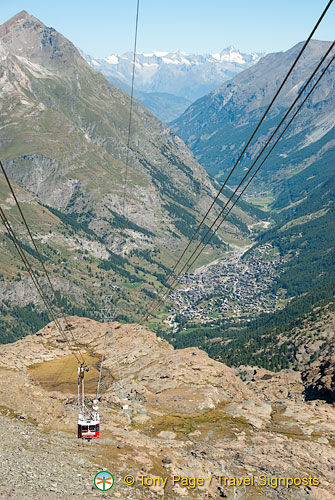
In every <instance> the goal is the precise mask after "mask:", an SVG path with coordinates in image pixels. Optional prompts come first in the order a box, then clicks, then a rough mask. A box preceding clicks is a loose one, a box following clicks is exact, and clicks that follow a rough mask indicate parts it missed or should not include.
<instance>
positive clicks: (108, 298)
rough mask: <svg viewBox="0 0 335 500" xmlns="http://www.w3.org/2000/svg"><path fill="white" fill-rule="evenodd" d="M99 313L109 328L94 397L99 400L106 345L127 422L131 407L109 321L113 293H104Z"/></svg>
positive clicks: (113, 313)
mask: <svg viewBox="0 0 335 500" xmlns="http://www.w3.org/2000/svg"><path fill="white" fill-rule="evenodd" d="M112 286H113V287H114V288H117V287H116V286H115V285H112ZM100 315H101V322H105V323H109V328H108V329H107V330H106V333H105V341H104V346H103V349H102V358H101V364H100V373H99V381H98V386H97V396H96V399H97V401H99V391H100V387H101V385H102V384H103V382H102V384H101V381H102V365H103V362H104V358H105V350H106V347H107V346H111V347H112V349H113V354H114V363H113V367H112V371H113V372H115V371H116V372H117V376H118V381H117V382H116V384H115V385H116V387H117V388H118V390H119V394H120V400H121V402H122V410H123V413H124V415H125V416H126V417H127V419H128V423H130V422H131V414H132V409H131V407H130V405H129V400H128V398H127V397H126V395H125V390H124V386H123V382H122V375H121V369H120V363H119V358H118V353H117V348H116V342H115V338H114V328H113V325H112V324H111V322H112V321H113V320H115V317H116V307H115V306H114V304H113V295H105V296H104V299H103V307H102V308H101V309H100Z"/></svg>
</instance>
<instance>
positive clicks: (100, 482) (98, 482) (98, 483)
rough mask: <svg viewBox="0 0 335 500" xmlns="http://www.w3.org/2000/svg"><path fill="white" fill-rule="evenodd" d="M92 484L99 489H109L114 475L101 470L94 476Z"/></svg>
mask: <svg viewBox="0 0 335 500" xmlns="http://www.w3.org/2000/svg"><path fill="white" fill-rule="evenodd" d="M94 486H95V487H96V488H97V489H98V490H100V491H108V490H111V489H112V488H113V486H114V477H113V475H112V474H111V473H110V472H108V471H107V470H102V471H100V472H98V474H96V476H95V478H94Z"/></svg>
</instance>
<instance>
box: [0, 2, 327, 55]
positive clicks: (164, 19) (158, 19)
mask: <svg viewBox="0 0 335 500" xmlns="http://www.w3.org/2000/svg"><path fill="white" fill-rule="evenodd" d="M326 4H327V0H281V1H275V0H165V1H163V0H140V15H139V32H138V51H139V52H150V51H151V50H161V51H162V50H167V51H174V50H177V49H180V50H184V51H185V52H187V53H213V52H219V51H220V50H222V49H223V48H225V47H227V46H228V45H234V46H235V47H237V48H238V49H240V50H241V51H244V52H260V51H265V52H275V51H280V50H286V49H288V48H289V47H291V46H293V45H294V44H296V43H297V42H300V41H301V40H304V39H305V38H306V37H307V35H308V34H309V33H310V31H311V29H312V27H313V26H314V24H315V22H316V20H317V18H318V17H319V15H320V14H321V12H322V10H323V9H324V7H325V6H326ZM21 10H26V11H28V12H29V13H30V14H32V15H34V16H35V17H37V18H39V19H40V20H41V21H43V22H44V23H45V24H46V25H47V26H52V27H53V28H55V29H56V30H58V31H60V32H61V33H62V34H63V35H65V36H66V37H67V38H69V39H70V40H71V41H72V42H73V43H74V44H75V45H77V46H78V47H80V48H81V49H82V50H84V52H86V53H88V54H91V55H92V56H96V57H104V56H107V55H109V54H111V53H117V54H120V53H123V52H126V51H128V50H132V47H133V38H134V25H135V13H136V0H95V1H92V0H66V1H65V0H56V1H50V0H1V1H0V24H1V23H3V22H4V21H6V20H7V19H9V18H10V17H11V16H13V15H14V14H16V13H17V12H19V11H21ZM334 27H335V4H334V5H332V6H331V8H330V10H329V11H328V13H327V15H326V18H325V19H324V21H323V22H322V24H321V26H320V28H319V29H318V31H317V33H316V35H315V38H317V39H319V40H332V39H333V37H334V32H335V30H334Z"/></svg>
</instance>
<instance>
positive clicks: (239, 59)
mask: <svg viewBox="0 0 335 500" xmlns="http://www.w3.org/2000/svg"><path fill="white" fill-rule="evenodd" d="M264 55H265V53H257V52H255V53H251V54H245V53H242V52H240V51H239V50H238V49H236V48H235V47H234V46H232V45H231V46H229V47H227V48H226V49H223V50H222V51H221V52H218V53H216V54H204V55H201V54H190V55H188V54H187V53H186V52H184V51H182V50H176V51H175V52H162V51H158V50H153V51H152V52H149V53H140V52H139V53H137V54H136V63H137V64H144V63H146V64H148V62H149V61H148V59H149V60H151V61H152V62H154V63H157V62H158V61H160V62H161V63H163V64H164V63H165V64H185V65H187V66H189V65H191V64H194V63H195V62H199V60H201V61H203V62H205V61H206V62H209V63H211V62H213V63H217V62H218V61H219V62H229V63H235V64H248V63H250V62H254V63H255V62H257V61H258V60H259V59H260V58H261V57H263V56H264ZM102 60H103V61H105V62H106V63H108V64H119V63H121V62H122V61H132V60H133V53H132V52H126V53H125V54H122V55H116V54H112V55H110V56H107V57H104V58H103V59H102ZM157 60H158V61H157ZM93 61H94V62H93ZM92 63H93V64H99V63H98V61H97V60H92Z"/></svg>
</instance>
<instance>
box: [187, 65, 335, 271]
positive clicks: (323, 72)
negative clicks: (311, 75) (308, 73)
mask: <svg viewBox="0 0 335 500" xmlns="http://www.w3.org/2000/svg"><path fill="white" fill-rule="evenodd" d="M334 59H335V56H333V57H332V58H331V59H330V61H329V62H328V64H327V66H326V67H325V68H324V69H323V70H322V73H321V74H320V76H319V77H318V79H317V80H316V82H315V83H314V84H313V86H312V88H311V89H310V91H309V92H308V94H307V95H306V97H305V98H304V100H303V102H302V103H301V104H300V105H299V107H298V108H297V110H296V111H295V112H294V114H293V116H292V118H291V119H290V120H289V122H288V123H287V125H286V126H285V128H284V130H283V131H282V132H281V134H280V136H279V137H278V139H276V141H275V142H274V144H273V146H272V147H271V149H270V151H269V152H268V153H267V155H266V156H265V158H264V159H263V160H262V162H261V163H260V165H259V166H258V167H257V169H256V170H255V172H254V173H253V174H252V176H251V178H250V179H249V180H248V182H247V183H246V185H245V186H244V188H243V190H242V191H241V192H240V194H239V195H238V197H237V198H236V199H235V201H234V203H233V204H232V206H231V207H230V208H229V210H228V212H227V213H226V215H225V216H224V217H223V218H222V219H221V221H220V224H219V225H218V227H217V228H216V229H215V231H214V232H213V233H212V234H211V235H210V238H209V239H208V241H207V242H206V244H205V245H208V243H209V242H210V240H211V239H212V237H213V236H214V234H215V233H216V232H217V231H218V230H219V229H220V227H221V225H222V223H223V222H224V221H225V220H226V218H227V217H228V215H229V214H230V212H231V211H232V209H233V208H234V206H235V205H236V203H237V202H238V200H239V199H240V198H241V196H242V195H243V193H244V192H245V191H246V189H247V188H248V186H249V184H250V183H251V182H252V180H253V179H254V177H255V176H256V174H257V173H258V171H259V170H260V169H261V167H262V166H263V165H264V163H265V161H266V160H267V158H268V157H269V156H270V154H271V153H272V151H273V149H274V148H275V147H276V145H277V144H278V142H279V141H280V139H281V138H282V137H283V135H284V134H285V132H286V130H287V129H288V127H289V126H290V125H291V123H292V122H293V120H294V118H295V117H296V116H297V114H298V113H299V111H300V110H301V108H302V107H303V105H304V104H305V102H306V101H307V99H308V98H309V96H310V95H311V94H312V92H313V91H314V89H315V88H316V86H317V85H318V83H319V82H320V80H321V78H322V77H323V76H324V74H325V73H326V71H327V70H328V69H329V67H330V65H331V64H332V63H333V62H334ZM202 251H203V248H202V249H201V250H200V252H199V253H198V255H196V257H195V258H194V260H193V261H192V262H191V264H190V266H189V268H190V267H192V266H193V264H194V263H195V261H196V260H197V259H198V258H199V256H200V255H201V253H202Z"/></svg>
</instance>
